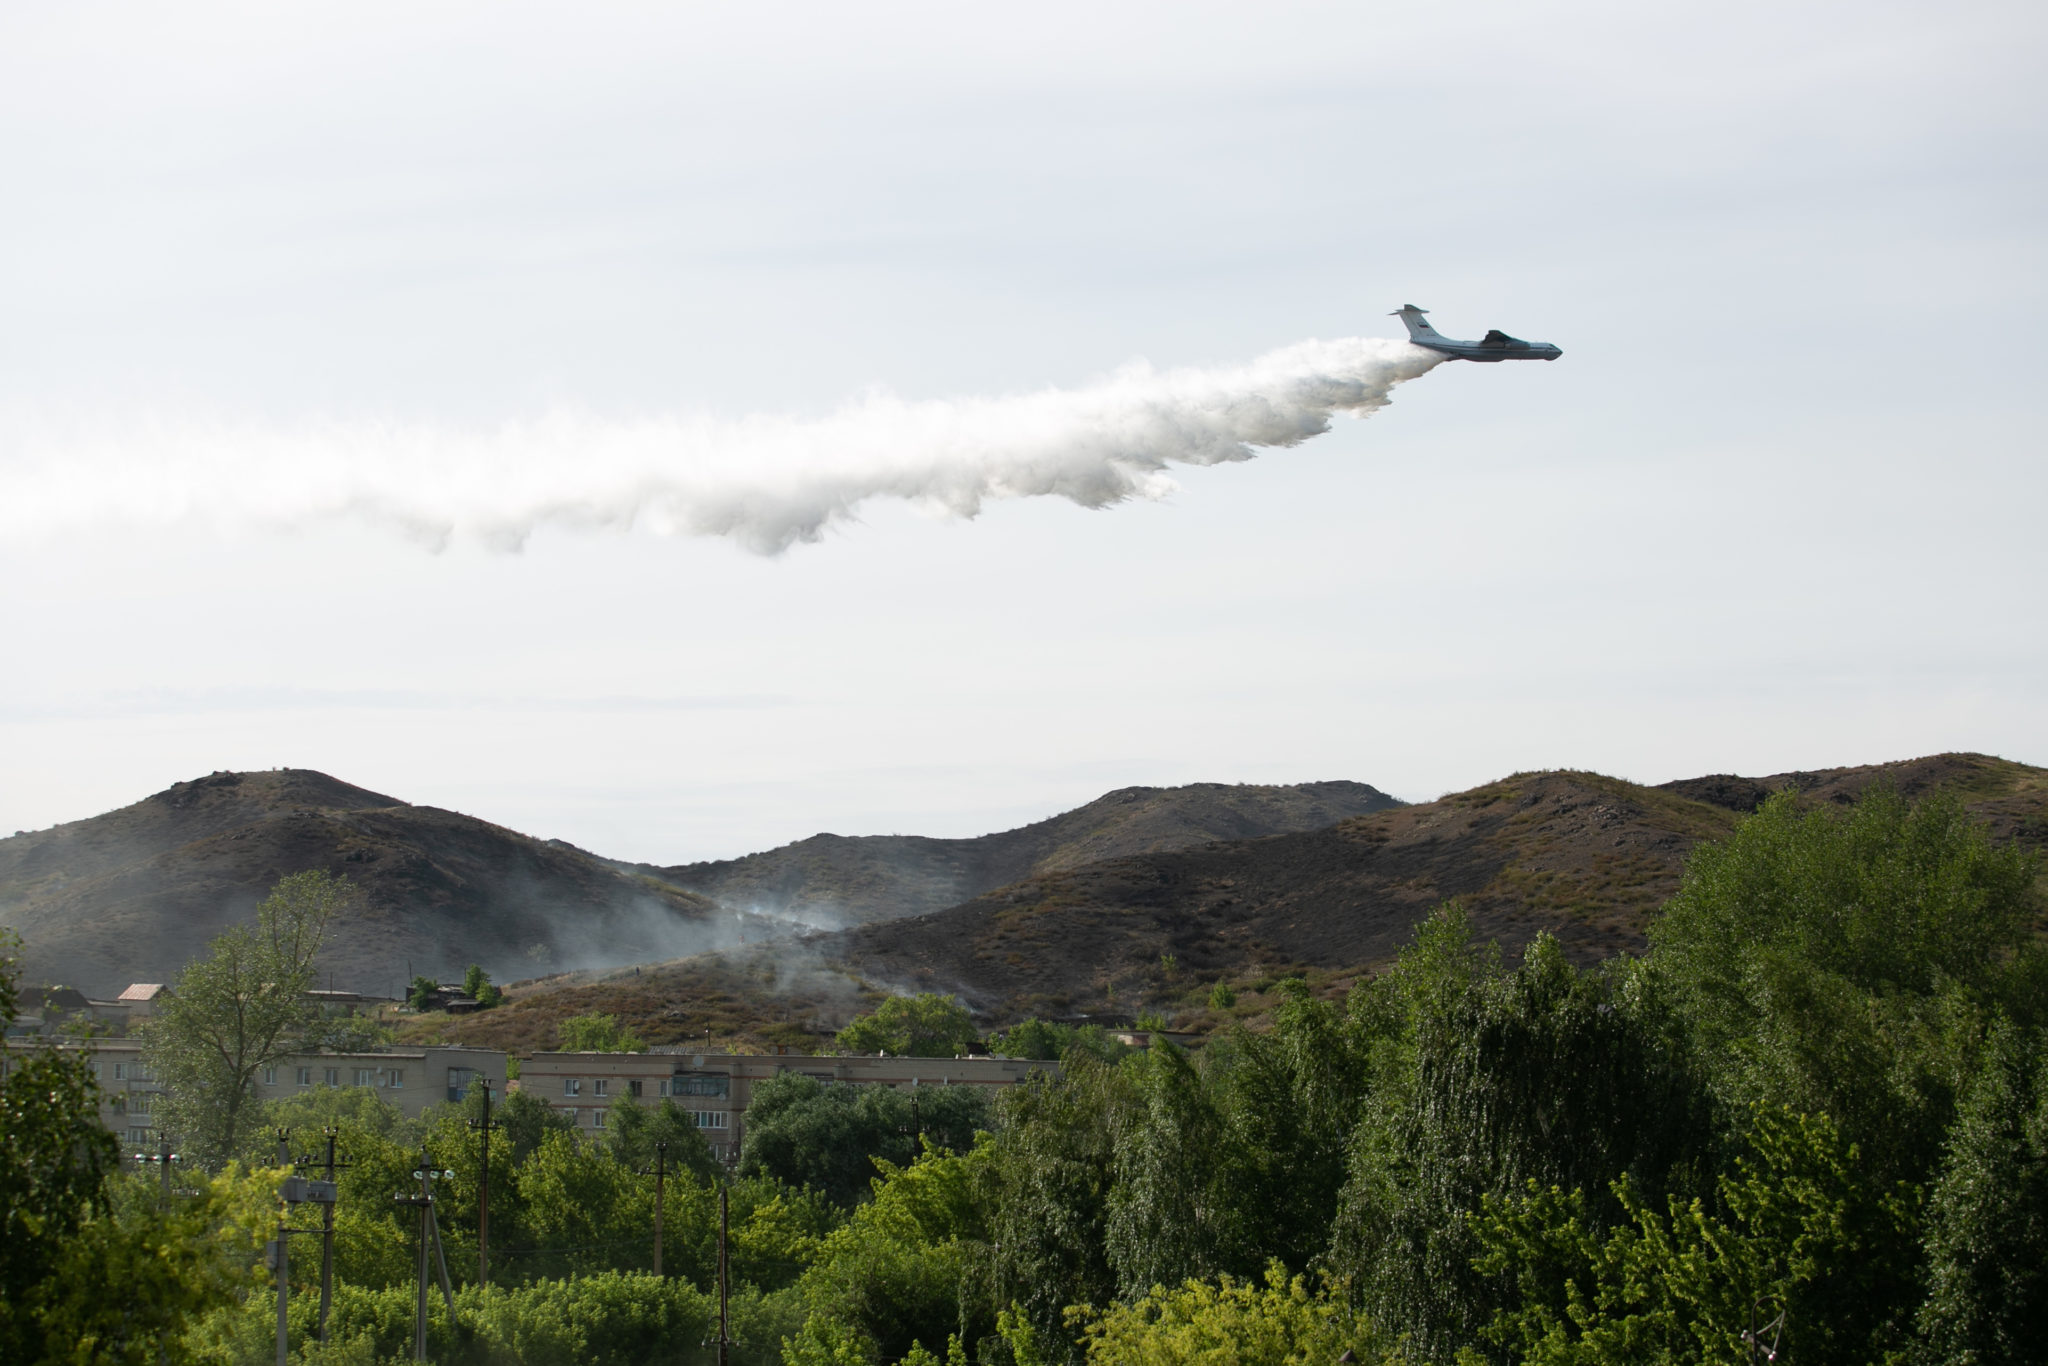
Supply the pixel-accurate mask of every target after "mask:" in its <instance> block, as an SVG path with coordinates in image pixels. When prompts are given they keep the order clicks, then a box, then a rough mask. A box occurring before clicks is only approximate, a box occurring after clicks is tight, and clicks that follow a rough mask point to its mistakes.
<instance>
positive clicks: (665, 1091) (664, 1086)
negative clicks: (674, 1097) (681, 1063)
mask: <svg viewBox="0 0 2048 1366" xmlns="http://www.w3.org/2000/svg"><path fill="white" fill-rule="evenodd" d="M661 1094H663V1095H664V1096H665V1095H667V1094H668V1082H666V1081H663V1082H662V1084H661Z"/></svg>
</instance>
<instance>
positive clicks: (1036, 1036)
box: [988, 1019, 1072, 1062]
mask: <svg viewBox="0 0 2048 1366" xmlns="http://www.w3.org/2000/svg"><path fill="white" fill-rule="evenodd" d="M1071 1033H1072V1030H1071V1029H1069V1028H1067V1027H1065V1026H1061V1025H1056V1024H1048V1023H1047V1022H1046V1021H1044V1020H1037V1019H1032V1020H1025V1021H1023V1022H1021V1023H1019V1024H1014V1025H1012V1026H1010V1027H1009V1028H1008V1029H1006V1030H1004V1031H1003V1032H1002V1033H1000V1034H997V1035H995V1036H994V1037H992V1038H990V1039H989V1041H988V1043H989V1050H990V1051H991V1052H993V1053H995V1054H996V1055H997V1056H999V1057H1004V1058H1031V1059H1034V1060H1037V1061H1040V1062H1058V1061H1059V1058H1060V1054H1061V1053H1062V1052H1063V1051H1064V1050H1065V1048H1066V1043H1067V1036H1068V1035H1069V1034H1071Z"/></svg>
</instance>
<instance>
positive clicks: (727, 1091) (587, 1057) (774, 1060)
mask: <svg viewBox="0 0 2048 1366" xmlns="http://www.w3.org/2000/svg"><path fill="white" fill-rule="evenodd" d="M1058 1067H1059V1064H1057V1063H1051V1062H1029V1061H1025V1060H1022V1059H1018V1058H887V1057H874V1056H869V1055H860V1056H855V1057H823V1056H814V1055H807V1054H792V1053H711V1052H665V1051H664V1052H652V1053H535V1054H534V1055H533V1056H532V1057H530V1058H528V1059H526V1060H525V1061H524V1062H522V1063H521V1064H520V1065H519V1089H520V1090H521V1091H524V1092H525V1093H527V1094H528V1095H531V1096H533V1097H535V1098H536V1099H539V1100H543V1101H546V1102H547V1103H548V1104H549V1105H551V1106H553V1107H554V1108H555V1109H556V1110H558V1111H561V1112H563V1113H565V1114H567V1115H569V1117H570V1118H571V1119H572V1120H573V1121H574V1122H575V1125H576V1130H577V1132H578V1133H580V1134H583V1135H585V1136H586V1137H590V1138H600V1137H602V1136H603V1135H604V1130H605V1121H606V1117H607V1116H608V1115H609V1113H610V1110H611V1107H612V1105H613V1104H614V1103H616V1102H618V1101H619V1100H621V1099H623V1098H626V1097H631V1098H632V1099H633V1100H635V1101H638V1102H640V1103H641V1104H646V1105H656V1104H659V1103H660V1102H661V1101H662V1100H663V1099H670V1100H673V1101H675V1103H676V1105H677V1106H678V1107H679V1108H681V1109H683V1110H686V1111H688V1112H689V1113H690V1115H691V1116H692V1117H693V1118H694V1119H695V1120H696V1122H697V1127H698V1129H699V1130H701V1131H702V1132H703V1134H704V1137H705V1139H706V1140H707V1141H709V1143H710V1144H711V1151H712V1154H713V1155H714V1156H716V1157H718V1158H719V1159H720V1160H722V1161H732V1160H734V1159H736V1158H738V1156H739V1151H740V1143H741V1141H742V1140H743V1139H744V1138H745V1134H744V1132H743V1118H742V1117H743V1115H744V1114H745V1111H746V1108H747V1102H748V1101H749V1100H750V1099H752V1096H753V1088H754V1084H755V1083H756V1082H761V1081H766V1080H767V1079H768V1078H770V1077H773V1076H777V1075H779V1074H781V1073H783V1072H801V1073H803V1074H804V1075H805V1076H809V1077H815V1078H817V1079H818V1080H819V1081H822V1082H825V1083H827V1084H835V1083H836V1084H848V1085H859V1084H866V1085H880V1086H893V1087H897V1088H898V1089H908V1088H910V1087H913V1086H1014V1085H1016V1084H1017V1083H1019V1082H1021V1081H1023V1080H1025V1079H1026V1078H1027V1077H1029V1076H1031V1075H1032V1074H1033V1073H1035V1072H1051V1071H1057V1070H1058Z"/></svg>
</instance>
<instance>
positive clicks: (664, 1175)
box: [640, 1143, 668, 1276]
mask: <svg viewBox="0 0 2048 1366" xmlns="http://www.w3.org/2000/svg"><path fill="white" fill-rule="evenodd" d="M640 1174H641V1175H642V1176H652V1177H653V1178H654V1274H655V1275H656V1276H659V1275H661V1207H662V1205H663V1204H664V1203H665V1202H664V1201H663V1199H662V1192H663V1190H664V1189H665V1187H666V1184H667V1181H668V1144H666V1143H657V1144H655V1145H654V1170H653V1171H651V1172H650V1171H648V1170H647V1169H645V1168H642V1169H641V1171H640Z"/></svg>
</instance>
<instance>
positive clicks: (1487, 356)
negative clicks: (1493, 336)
mask: <svg viewBox="0 0 2048 1366" xmlns="http://www.w3.org/2000/svg"><path fill="white" fill-rule="evenodd" d="M1415 344H1416V345H1417V346H1426V347H1428V348H1429V349H1430V350H1432V351H1441V352H1443V353H1444V354H1445V355H1446V356H1450V357H1452V358H1453V359H1455V360H1480V361H1496V360H1556V359H1557V358H1558V357H1559V356H1562V355H1563V354H1564V352H1563V351H1562V350H1560V349H1559V348H1557V347H1555V346H1552V345H1551V344H1550V343H1549V342H1525V341H1521V340H1518V339H1517V338H1514V337H1509V338H1508V339H1507V340H1506V341H1505V342H1503V343H1501V344H1498V345H1495V344H1493V343H1490V342H1483V341H1452V340H1451V339H1450V338H1449V337H1445V338H1444V339H1443V340H1442V341H1418V342H1416V343H1415Z"/></svg>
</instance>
